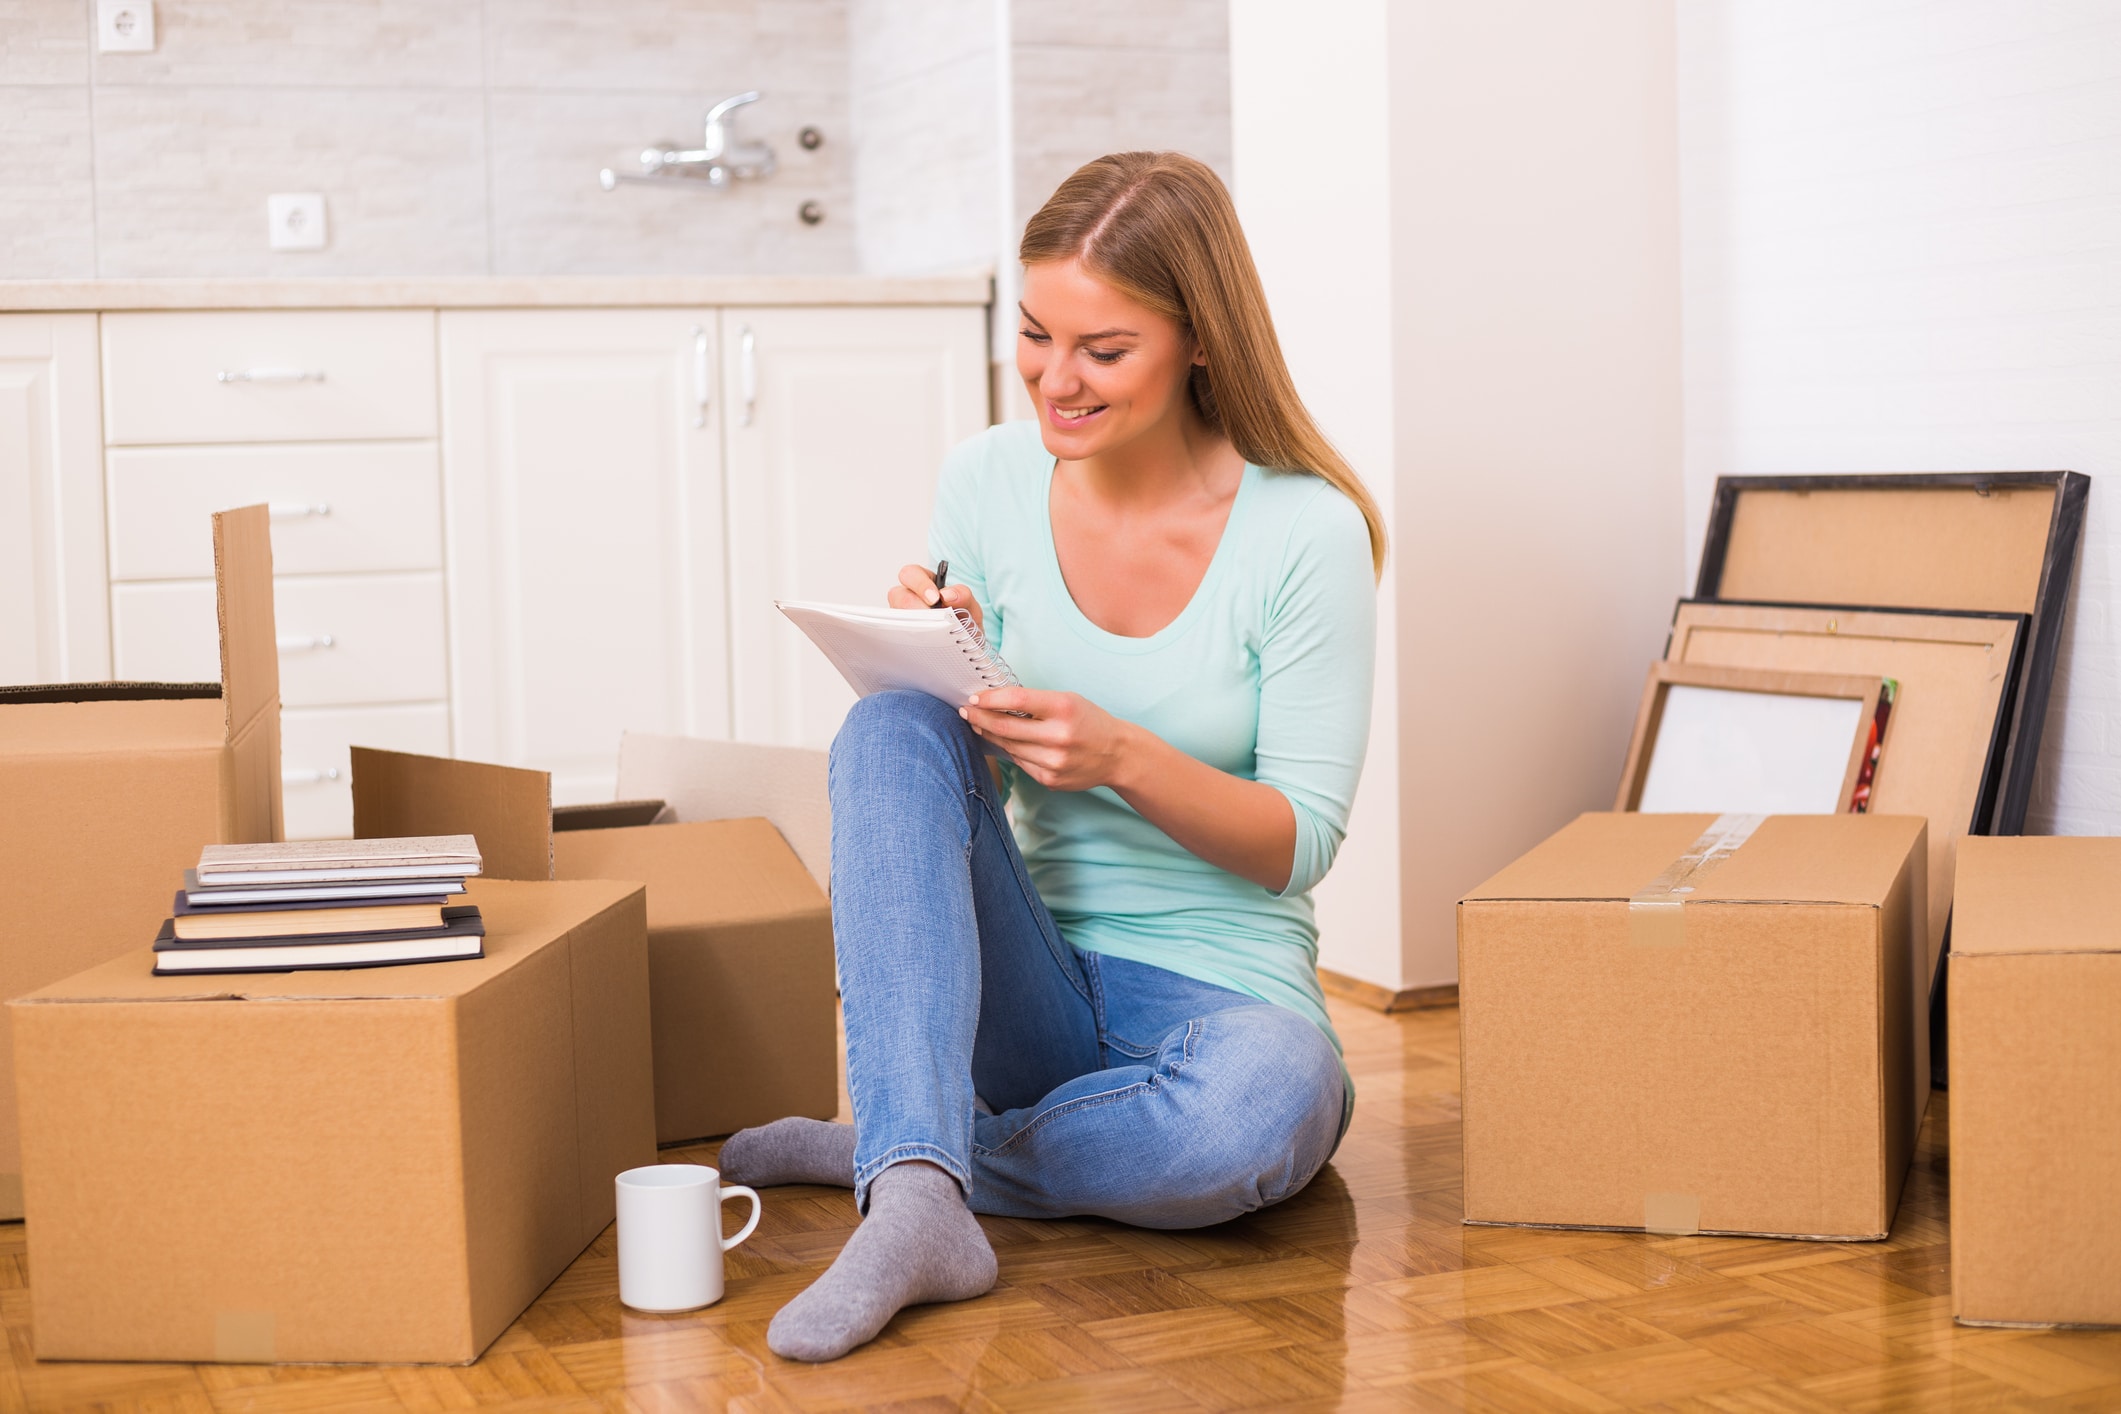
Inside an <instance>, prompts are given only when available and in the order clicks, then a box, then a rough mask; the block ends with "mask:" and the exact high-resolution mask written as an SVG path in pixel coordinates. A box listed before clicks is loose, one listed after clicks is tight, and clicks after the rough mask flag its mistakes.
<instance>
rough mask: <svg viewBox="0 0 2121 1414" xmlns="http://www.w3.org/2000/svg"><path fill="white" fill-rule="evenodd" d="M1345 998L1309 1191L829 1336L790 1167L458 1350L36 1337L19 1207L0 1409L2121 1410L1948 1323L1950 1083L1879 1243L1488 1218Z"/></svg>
mask: <svg viewBox="0 0 2121 1414" xmlns="http://www.w3.org/2000/svg"><path fill="white" fill-rule="evenodd" d="M1335 1021H1336V1022H1337V1024H1338V1025H1339V1026H1340V1027H1341V1030H1342V1034H1343V1036H1344V1037H1345V1038H1346V1040H1347V1042H1348V1054H1349V1063H1350V1068H1351V1069H1352V1070H1353V1071H1354V1073H1355V1076H1356V1079H1357V1085H1358V1087H1359V1090H1360V1102H1359V1104H1358V1107H1357V1111H1356V1120H1355V1126H1354V1128H1353V1130H1352V1131H1351V1132H1350V1133H1349V1135H1348V1138H1347V1140H1346V1142H1345V1143H1344V1144H1343V1145H1342V1147H1341V1150H1340V1153H1339V1154H1338V1156H1337V1157H1336V1158H1335V1159H1334V1162H1333V1163H1332V1165H1331V1166H1330V1167H1329V1168H1328V1169H1327V1170H1326V1172H1325V1173H1323V1174H1322V1175H1321V1176H1320V1177H1319V1178H1318V1179H1317V1180H1316V1181H1315V1182H1313V1184H1312V1185H1311V1187H1310V1188H1309V1189H1308V1190H1307V1191H1305V1192H1304V1193H1303V1194H1301V1195H1299V1196H1298V1197H1297V1198H1295V1199H1292V1200H1291V1201H1290V1202H1288V1203H1285V1204H1283V1205H1282V1206H1281V1207H1279V1208H1275V1209H1272V1210H1269V1211H1267V1212H1264V1213H1259V1214H1255V1215H1253V1216H1251V1217H1249V1218H1246V1219H1243V1220H1240V1221H1238V1222H1235V1223H1231V1224H1228V1225H1226V1226H1224V1227H1220V1228H1215V1229H1211V1230H1207V1231H1201V1232H1190V1233H1158V1232H1143V1231H1136V1230H1132V1229H1128V1228H1125V1227H1121V1226H1118V1225H1116V1224H1113V1223H1107V1222H1094V1221H1085V1222H1059V1223H1031V1222H1015V1221H996V1220H991V1219H983V1220H982V1221H983V1222H984V1223H985V1226H986V1229H987V1232H988V1234H989V1236H990V1237H991V1238H992V1239H993V1242H994V1246H995V1250H996V1252H997V1253H998V1254H999V1255H1000V1259H1001V1274H1002V1284H1001V1286H1000V1287H999V1288H998V1289H997V1290H996V1291H994V1292H993V1293H992V1294H991V1295H989V1296H987V1297H985V1298H983V1299H981V1300H978V1301H973V1302H967V1303H965V1304H963V1305H957V1306H939V1307H926V1308H922V1309H918V1310H915V1311H911V1312H908V1313H905V1314H904V1315H902V1316H901V1317H900V1318H899V1319H898V1320H897V1321H895V1322H894V1323H893V1324H892V1325H891V1326H890V1327H889V1328H888V1329H887V1330H886V1331H885V1333H884V1335H883V1336H882V1337H880V1338H879V1339H878V1340H877V1341H876V1342H874V1343H873V1344H872V1345H870V1346H869V1347H867V1348H865V1349H863V1350H861V1351H859V1352H857V1353H856V1354H854V1355H852V1356H850V1357H848V1358H847V1359H845V1360H842V1361H839V1362H837V1363H835V1364H831V1365H822V1366H804V1365H795V1364H790V1363H788V1362H785V1361H782V1360H779V1359H777V1358H776V1357H774V1356H773V1355H772V1354H770V1353H769V1352H768V1351H767V1350H766V1347H765V1334H766V1323H767V1321H768V1320H769V1319H771V1317H772V1315H773V1313H774V1311H775V1310H777V1309H778V1308H779V1307H780V1305H781V1304H782V1303H783V1302H784V1301H786V1300H787V1299H788V1298H789V1297H791V1296H793V1295H794V1294H795V1293H796V1292H798V1291H800V1290H801V1289H802V1288H803V1287H804V1286H805V1285H806V1284H807V1283H808V1282H809V1280H810V1279H811V1277H812V1276H813V1275H814V1274H815V1273H816V1272H817V1271H818V1270H819V1269H821V1268H822V1267H823V1266H824V1265H825V1263H827V1262H828V1261H830V1259H831V1258H832V1256H833V1255H834V1254H835V1253H836V1252H837V1251H838V1250H839V1247H840V1244H841V1242H842V1241H843V1240H844V1239H845V1237H846V1235H847V1233H848V1231H849V1230H850V1229H851V1228H852V1226H853V1225H854V1222H855V1213H854V1205H853V1201H852V1199H851V1197H850V1196H849V1195H848V1194H847V1193H845V1192H841V1191H836V1190H830V1189H821V1188H785V1189H779V1190H769V1192H768V1194H767V1207H766V1218H765V1221H764V1222H763V1223H762V1224H761V1226H760V1229H759V1231H758V1233H757V1235H756V1236H754V1237H753V1238H752V1240H751V1241H750V1242H749V1243H748V1244H746V1245H745V1246H744V1247H742V1248H740V1249H739V1250H738V1251H737V1252H735V1253H733V1254H731V1258H730V1282H729V1294H728V1296H727V1297H726V1298H725V1299H724V1300H723V1301H722V1302H721V1304H719V1305H718V1306H715V1307H712V1308H710V1309H708V1310H706V1311H704V1312H699V1313H695V1314H691V1315H684V1316H666V1317H656V1316H641V1315H635V1314H633V1313H631V1312H628V1311H625V1310H623V1309H622V1308H621V1307H620V1306H619V1303H618V1298H617V1278H616V1272H615V1268H614V1258H613V1248H612V1238H611V1234H610V1233H609V1232H607V1233H606V1234H605V1235H604V1237H603V1238H602V1239H601V1240H599V1241H598V1242H597V1244H596V1245H595V1246H594V1247H593V1248H591V1250H590V1251H589V1252H587V1253H585V1254H584V1255H583V1256H582V1257H581V1259H580V1260H578V1261H577V1262H575V1264H574V1265H573V1266H572V1267H571V1268H570V1269H569V1270H568V1271H567V1272H566V1274H565V1275H563V1276H562V1277H561V1278H560V1279H559V1280H558V1281H557V1282H555V1283H554V1284H553V1285H552V1287H551V1288H550V1289H549V1290H548V1291H546V1293H545V1294H544V1295H543V1296H542V1297H541V1298H540V1299H539V1300H538V1302H537V1304H536V1305H535V1306H533V1307H532V1308H531V1309H530V1310H529V1311H528V1312H527V1313H525V1315H524V1316H523V1318H522V1319H521V1320H519V1321H518V1322H516V1324H515V1325H514V1326H513V1327H511V1328H510V1329H509V1331H508V1332H507V1333H506V1334H505V1335H503V1336H502V1337H501V1339H500V1340H499V1341H498V1342H497V1343H496V1344H495V1345H494V1346H493V1347H492V1349H490V1350H489V1351H488V1352H487V1353H486V1355H485V1357H484V1358H483V1359H481V1360H480V1361H479V1362H478V1363H477V1364H476V1365H472V1366H469V1367H463V1368H436V1367H380V1368H370V1367H345V1366H325V1367H302V1366H280V1367H265V1366H210V1365H209V1366H181V1365H180V1366H158V1365H85V1364H64V1363H40V1362H38V1361H37V1360H36V1359H35V1358H34V1348H33V1343H32V1340H31V1333H30V1328H29V1310H28V1291H27V1289H26V1288H27V1284H28V1282H29V1281H30V1280H31V1279H32V1278H33V1276H34V1274H33V1273H31V1272H30V1271H28V1270H27V1261H26V1258H25V1256H24V1246H23V1232H22V1229H21V1228H20V1227H11V1228H0V1321H4V1323H5V1327H6V1333H7V1339H8V1352H9V1362H8V1365H7V1367H6V1369H5V1372H4V1379H0V1408H7V1409H14V1408H30V1409H38V1410H44V1409H98V1410H111V1411H120V1410H124V1411H133V1410H140V1411H150V1410H152V1411H162V1410H167V1411H194V1410H196V1411H231V1414H233V1411H258V1412H259V1414H264V1412H265V1411H289V1414H295V1411H336V1410H375V1411H392V1410H410V1411H442V1410H456V1409H473V1408H507V1409H517V1410H551V1411H561V1410H567V1411H573V1410H622V1409H623V1410H642V1411H664V1410H670V1411H679V1410H682V1411H707V1410H723V1409H731V1410H746V1411H776V1410H806V1411H807V1410H841V1409H890V1410H906V1411H913V1410H931V1409H932V1410H945V1409H974V1410H982V1411H1023V1414H1031V1411H1046V1410H1072V1409H1084V1410H1099V1411H1108V1410H1109V1411H1161V1410H1173V1411H1194V1410H1203V1409H1208V1410H1221V1409H1271V1410H1329V1409H1349V1410H1373V1409H1375V1410H1383V1409H1464V1410H1481V1411H1515V1410H1532V1411H1548V1410H1619V1409H1648V1410H1667V1411H1683V1410H1684V1411H1727V1414H1749V1412H1751V1411H1757V1414H1779V1412H1780V1411H1793V1412H1795V1411H1815V1410H1862V1411H1878V1410H1898V1409H1913V1410H1942V1409H1950V1410H1976V1409H1978V1410H2005V1409H2026V1410H2057V1411H2061V1410H2072V1411H2093V1410H2121V1333H2090V1332H2025V1331H2000V1330H1967V1329H1960V1328H1957V1327H1955V1326H1953V1324H1952V1321H1951V1314H1950V1312H1951V1305H1950V1301H1951V1298H1950V1295H1949V1293H1948V1282H1949V1267H1950V1264H1949V1260H1948V1257H1949V1253H1948V1248H1947V1245H1946V1239H1947V1234H1946V1226H1945V1179H1946V1163H1945V1138H1946V1128H1945V1118H1946V1112H1945V1104H1944V1099H1945V1097H1944V1096H1942V1095H1940V1096H1938V1097H1937V1102H1936V1103H1935V1104H1933V1105H1932V1107H1931V1110H1930V1119H1929V1123H1928V1124H1927V1126H1926V1127H1925V1129H1924V1133H1923V1141H1922V1145H1921V1149H1920V1152H1919V1153H1918V1155H1917V1157H1916V1162H1915V1171H1914V1173H1913V1175H1912V1177H1911V1178H1910V1180H1909V1185H1908V1190H1907V1194H1906V1197H1905V1200H1904V1201H1903V1203H1902V1205H1901V1209H1900V1218H1899V1222H1898V1224H1897V1226H1896V1228H1895V1230H1894V1233H1893V1236H1892V1239H1891V1240H1890V1241H1888V1242H1884V1243H1874V1244H1863V1245H1842V1244H1827V1243H1802V1242H1773V1241H1754V1240H1737V1239H1726V1238H1698V1237H1697V1238H1648V1237H1642V1236H1631V1235H1624V1234H1614V1233H1572V1232H1543V1231H1536V1230H1529V1229H1509V1228H1467V1227H1462V1226H1460V1224H1459V1220H1458V1218H1459V1196H1458V1183H1459V1154H1458V1055H1457V1045H1458V1024H1457V1023H1458V1017H1457V1013H1456V1012H1455V1011H1450V1010H1441V1011H1428V1012H1415V1013H1412V1014H1408V1015H1403V1016H1397V1017H1384V1016H1379V1015H1376V1014H1375V1013H1371V1012H1365V1011H1360V1010H1357V1009H1354V1008H1351V1007H1346V1006H1338V1005H1336V1007H1335ZM680 1154H681V1155H682V1156H683V1157H685V1158H693V1159H698V1160H702V1161H711V1160H712V1158H713V1154H714V1146H712V1145H709V1146H703V1147H701V1148H699V1149H697V1150H687V1151H680Z"/></svg>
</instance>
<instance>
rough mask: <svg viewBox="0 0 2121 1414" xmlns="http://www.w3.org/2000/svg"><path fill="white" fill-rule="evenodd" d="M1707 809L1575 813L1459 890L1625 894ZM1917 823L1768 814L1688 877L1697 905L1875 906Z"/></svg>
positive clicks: (1477, 895)
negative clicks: (1722, 855) (1728, 850)
mask: <svg viewBox="0 0 2121 1414" xmlns="http://www.w3.org/2000/svg"><path fill="white" fill-rule="evenodd" d="M1717 819H1718V817H1716V816H1714V815H1643V814H1634V813H1615V814H1601V813H1592V814H1585V815H1579V816H1577V817H1576V819H1575V820H1574V821H1572V822H1571V823H1570V824H1569V825H1567V826H1565V827H1564V828H1563V829H1562V830H1561V831H1560V832H1558V833H1557V834H1554V835H1553V836H1551V837H1549V838H1548V839H1547V840H1546V841H1545V842H1544V843H1542V844H1540V845H1539V846H1538V847H1537V848H1535V849H1533V850H1532V851H1531V852H1530V853H1529V854H1526V855H1524V856H1523V857H1522V858H1520V859H1518V860H1517V861H1516V862H1515V863H1513V864H1511V865H1510V866H1509V867H1507V868H1505V869H1504V870H1503V871H1502V872H1501V873H1499V874H1497V875H1495V876H1494V877H1493V878H1491V879H1489V880H1488V881H1487V882H1486V883H1484V884H1482V885H1481V886H1480V887H1479V888H1477V889H1475V890H1473V891H1472V892H1471V893H1469V894H1467V895H1466V897H1465V900H1464V901H1465V902H1467V903H1479V902H1487V901H1497V900H1515V899H1536V900H1548V899H1570V900H1608V899H1610V900H1626V899H1629V898H1632V897H1634V896H1635V895H1636V894H1638V893H1640V892H1641V891H1642V890H1643V889H1644V888H1645V887H1647V886H1648V885H1649V884H1650V883H1651V882H1652V881H1653V880H1655V879H1657V878H1658V876H1660V875H1661V874H1663V873H1664V872H1665V870H1666V869H1668V868H1670V867H1671V866H1672V864H1673V863H1674V862H1675V861H1677V860H1678V859H1679V857H1680V856H1681V855H1682V854H1684V853H1686V852H1687V851H1688V850H1689V848H1690V847H1691V846H1692V845H1693V844H1694V842H1695V841H1696V840H1698V839H1700V838H1701V837H1702V835H1703V834H1704V833H1705V832H1707V831H1708V830H1709V828H1710V827H1711V826H1712V825H1714V824H1715V823H1716V821H1717ZM1924 824H1925V822H1924V821H1922V820H1921V819H1919V818H1914V817H1897V818H1889V817H1880V816H1875V815H1771V816H1769V817H1768V818H1767V819H1765V820H1763V821H1761V822H1760V824H1759V825H1758V826H1757V827H1756V828H1755V829H1754V831H1753V833H1752V836H1751V837H1750V838H1749V839H1747V840H1746V841H1745V843H1744V844H1742V845H1740V846H1739V848H1738V849H1737V851H1736V852H1735V853H1733V854H1731V855H1730V856H1729V857H1728V858H1726V859H1724V860H1723V861H1721V862H1720V863H1719V864H1718V865H1716V867H1714V868H1713V869H1710V870H1707V871H1705V872H1704V873H1703V874H1702V875H1700V876H1698V877H1697V878H1696V879H1695V880H1694V881H1693V884H1692V887H1693V888H1694V890H1695V892H1694V893H1693V894H1692V895H1691V901H1692V902H1697V903H1712V902H1713V903H1750V902H1772V903H1846V904H1861V905H1882V904H1883V903H1884V902H1885V900H1886V898H1887V896H1888V895H1889V894H1890V893H1891V891H1892V886H1893V880H1894V878H1895V877H1896V876H1897V875H1898V873H1899V870H1900V865H1901V863H1902V861H1903V860H1905V859H1906V857H1907V851H1908V848H1909V846H1910V844H1911V843H1912V842H1913V841H1914V840H1915V839H1917V838H1918V837H1920V836H1921V834H1922V831H1923V829H1924Z"/></svg>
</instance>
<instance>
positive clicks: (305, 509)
mask: <svg viewBox="0 0 2121 1414" xmlns="http://www.w3.org/2000/svg"><path fill="white" fill-rule="evenodd" d="M265 513H266V515H268V516H269V517H271V518H272V519H274V520H307V519H309V517H311V516H319V517H321V516H328V515H330V514H331V507H330V506H329V505H328V504H326V503H325V502H323V501H319V502H317V503H316V504H315V505H313V506H305V505H303V504H302V503H301V502H299V501H274V502H272V503H271V504H270V505H268V506H267V507H266V508H265Z"/></svg>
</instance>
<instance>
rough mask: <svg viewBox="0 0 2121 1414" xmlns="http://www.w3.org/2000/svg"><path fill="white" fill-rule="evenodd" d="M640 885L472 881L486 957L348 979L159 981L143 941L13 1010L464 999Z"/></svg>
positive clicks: (370, 971) (351, 974)
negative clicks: (568, 921)
mask: <svg viewBox="0 0 2121 1414" xmlns="http://www.w3.org/2000/svg"><path fill="white" fill-rule="evenodd" d="M640 887H641V886H640V885H639V884H637V883H632V882H626V881H618V880H610V879H582V880H573V881H568V882H564V883H547V884H543V885H541V886H540V887H539V888H537V889H520V888H511V887H509V885H508V884H507V883H505V882H501V883H498V884H497V883H496V882H494V881H489V880H486V879H473V880H471V881H470V883H469V885H468V893H467V894H466V895H465V901H466V902H468V903H474V904H477V905H478V907H479V916H480V917H481V918H482V919H483V920H484V921H485V924H486V956H484V957H473V958H464V959H462V960H461V961H456V962H423V963H419V964H416V965H411V966H404V967H356V968H347V969H345V970H343V971H316V972H261V973H254V974H248V975H225V976H213V977H157V976H154V975H153V972H152V969H153V967H154V958H153V956H152V954H151V953H150V952H149V951H148V950H147V949H146V947H145V943H144V941H143V945H142V948H141V950H140V951H139V952H133V953H127V954H125V955H124V956H123V957H119V958H115V959H113V960H112V961H110V962H107V963H104V964H103V965H102V966H101V967H94V968H90V969H89V970H88V971H86V972H80V973H76V974H75V975H74V976H72V977H68V978H66V979H64V980H63V981H59V982H54V983H53V984H52V985H50V986H48V987H45V988H42V989H40V990H38V991H35V992H31V993H30V994H29V995H28V996H25V997H21V998H18V999H16V1000H15V1001H13V1002H10V1003H9V1005H10V1006H47V1005H54V1004H66V1003H93V1002H200V1001H230V1002H240V1001H274V1002H333V1001H349V1000H361V1001H375V1000H403V1001H428V1000H445V999H448V998H451V997H460V996H463V995H464V994H465V993H467V992H470V991H472V990H473V989H475V988H477V987H479V986H482V985H484V984H485V983H486V982H489V981H491V980H492V979H493V978H494V977H497V976H499V975H500V974H502V973H504V972H507V971H509V970H510V969H512V968H514V967H516V966H517V965H518V964H520V963H521V962H522V961H523V960H524V959H525V958H526V957H529V956H530V955H531V954H532V953H534V952H535V951H536V950H537V949H538V948H539V947H540V946H542V944H543V942H544V940H545V939H547V938H549V937H551V935H552V930H551V927H550V921H551V920H552V919H553V918H554V917H556V916H568V915H573V916H577V917H582V918H589V917H593V916H595V915H596V914H598V913H600V912H601V911H602V910H604V909H606V908H609V907H610V906H611V905H612V904H614V903H616V902H618V901H619V900H621V899H624V898H625V897H627V896H628V895H629V894H633V893H636V892H638V891H639V890H640Z"/></svg>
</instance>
